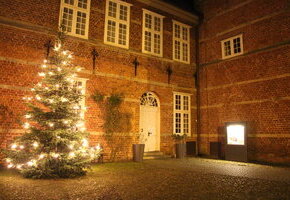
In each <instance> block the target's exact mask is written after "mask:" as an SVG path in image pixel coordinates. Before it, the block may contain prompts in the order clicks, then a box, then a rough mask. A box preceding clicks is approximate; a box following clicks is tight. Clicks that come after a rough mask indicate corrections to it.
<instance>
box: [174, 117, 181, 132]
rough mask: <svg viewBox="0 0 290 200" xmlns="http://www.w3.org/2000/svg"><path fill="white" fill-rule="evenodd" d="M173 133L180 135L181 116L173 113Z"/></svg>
mask: <svg viewBox="0 0 290 200" xmlns="http://www.w3.org/2000/svg"><path fill="white" fill-rule="evenodd" d="M175 133H181V114H180V113H175Z"/></svg>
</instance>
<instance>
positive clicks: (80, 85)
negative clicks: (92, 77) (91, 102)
mask: <svg viewBox="0 0 290 200" xmlns="http://www.w3.org/2000/svg"><path fill="white" fill-rule="evenodd" d="M74 79H75V81H74V85H73V90H74V91H75V92H77V93H79V94H82V95H85V92H86V81H87V79H83V78H74ZM85 105H86V99H85V97H84V98H82V100H81V101H80V102H79V105H78V107H79V108H78V109H77V113H79V114H80V117H81V118H82V119H84V117H85V111H86V106H85Z"/></svg>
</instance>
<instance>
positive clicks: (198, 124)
mask: <svg viewBox="0 0 290 200" xmlns="http://www.w3.org/2000/svg"><path fill="white" fill-rule="evenodd" d="M197 15H198V19H199V20H198V24H197V25H196V28H195V41H196V45H195V59H196V72H195V87H196V134H197V138H196V155H197V156H198V155H199V142H200V139H201V137H200V135H201V110H200V104H201V100H200V98H201V97H200V96H201V95H200V60H199V55H200V47H199V29H200V25H201V22H202V19H203V15H202V14H201V13H198V14H197Z"/></svg>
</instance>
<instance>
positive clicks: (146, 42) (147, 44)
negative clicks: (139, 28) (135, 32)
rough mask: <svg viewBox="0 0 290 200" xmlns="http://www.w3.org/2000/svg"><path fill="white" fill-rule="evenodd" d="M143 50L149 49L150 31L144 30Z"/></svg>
mask: <svg viewBox="0 0 290 200" xmlns="http://www.w3.org/2000/svg"><path fill="white" fill-rule="evenodd" d="M145 50H146V51H151V32H148V31H145Z"/></svg>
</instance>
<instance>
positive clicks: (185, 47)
mask: <svg viewBox="0 0 290 200" xmlns="http://www.w3.org/2000/svg"><path fill="white" fill-rule="evenodd" d="M182 52H183V55H182V60H183V61H188V45H187V44H185V43H183V44H182Z"/></svg>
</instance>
